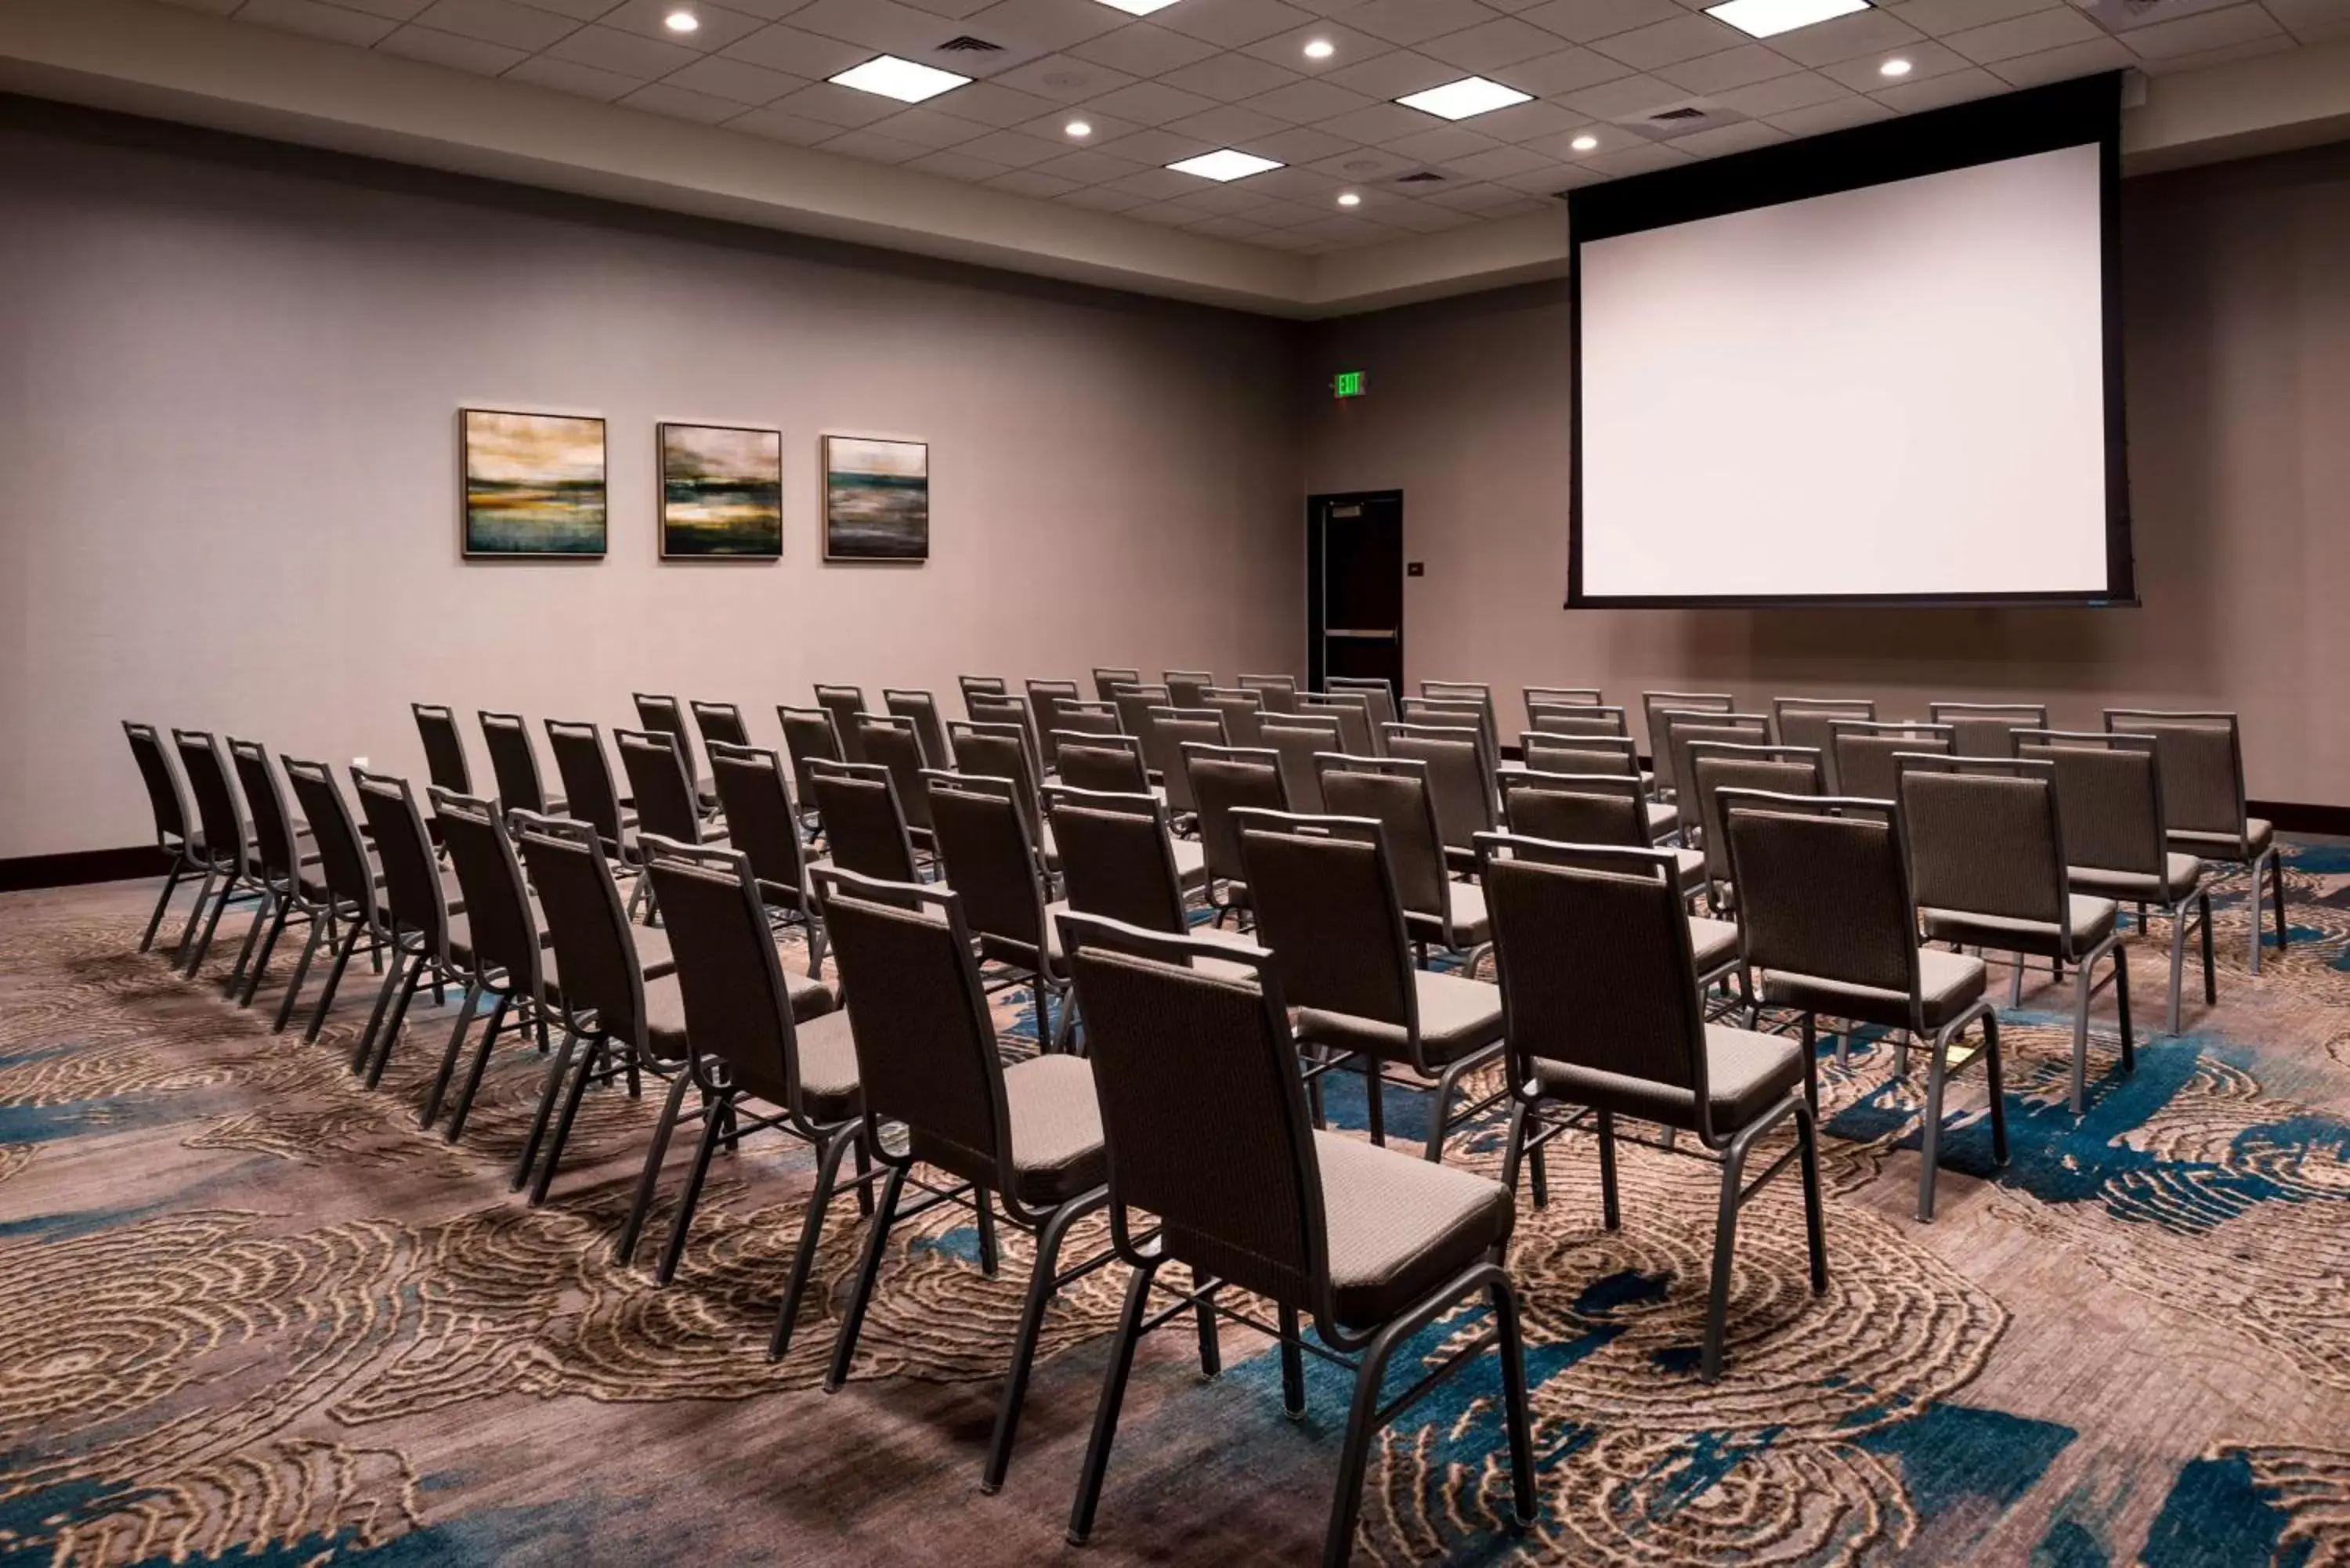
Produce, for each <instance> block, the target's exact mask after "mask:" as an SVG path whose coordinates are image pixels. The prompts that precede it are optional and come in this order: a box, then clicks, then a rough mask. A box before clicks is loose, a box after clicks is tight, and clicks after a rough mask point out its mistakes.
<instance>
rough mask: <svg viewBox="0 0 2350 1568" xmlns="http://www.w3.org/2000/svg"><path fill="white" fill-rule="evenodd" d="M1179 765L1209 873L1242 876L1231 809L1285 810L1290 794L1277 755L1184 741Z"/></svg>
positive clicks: (1238, 878) (1232, 877) (1227, 877)
mask: <svg viewBox="0 0 2350 1568" xmlns="http://www.w3.org/2000/svg"><path fill="white" fill-rule="evenodd" d="M1182 767H1183V772H1184V774H1185V777H1186V779H1187V780H1188V781H1189V783H1190V784H1191V800H1192V803H1193V805H1195V806H1196V807H1197V808H1198V811H1199V814H1200V842H1201V846H1202V847H1203V848H1204V849H1205V851H1206V858H1207V866H1208V875H1209V876H1211V877H1217V878H1220V879H1222V880H1225V881H1242V880H1244V879H1245V878H1244V876H1243V869H1242V867H1241V844H1240V838H1239V836H1237V835H1236V834H1235V833H1234V831H1233V829H1232V813H1233V812H1234V811H1236V810H1239V809H1242V808H1243V807H1248V806H1255V807H1257V808H1258V809H1260V810H1263V811H1278V812H1286V811H1288V809H1289V794H1288V792H1287V791H1286V790H1284V789H1283V788H1282V786H1281V755H1280V753H1277V752H1267V751H1261V750H1255V749H1252V748H1247V747H1240V746H1212V745H1206V744H1202V743H1201V742H1197V741H1191V742H1185V744H1184V746H1183V752H1182Z"/></svg>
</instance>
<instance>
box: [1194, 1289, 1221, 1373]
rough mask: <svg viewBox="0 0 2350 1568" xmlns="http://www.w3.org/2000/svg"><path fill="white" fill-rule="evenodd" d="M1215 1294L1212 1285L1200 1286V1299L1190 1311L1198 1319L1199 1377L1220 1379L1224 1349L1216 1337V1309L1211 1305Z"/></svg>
mask: <svg viewBox="0 0 2350 1568" xmlns="http://www.w3.org/2000/svg"><path fill="white" fill-rule="evenodd" d="M1215 1294H1216V1287H1215V1286H1214V1285H1212V1284H1210V1285H1202V1286H1201V1287H1200V1299H1199V1301H1198V1302H1197V1303H1195V1304H1194V1305H1193V1307H1192V1309H1191V1310H1192V1313H1193V1314H1194V1315H1195V1316H1196V1317H1197V1318H1198V1319H1199V1330H1200V1376H1201V1377H1220V1376H1222V1375H1223V1370H1224V1347H1223V1344H1222V1341H1220V1340H1219V1339H1217V1337H1216V1309H1215V1308H1214V1306H1213V1305H1211V1303H1212V1302H1213V1300H1214V1298H1215Z"/></svg>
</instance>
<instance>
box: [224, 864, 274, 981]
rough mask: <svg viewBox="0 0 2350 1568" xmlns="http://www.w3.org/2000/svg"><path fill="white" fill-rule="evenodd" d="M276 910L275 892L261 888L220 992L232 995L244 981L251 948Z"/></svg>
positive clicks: (250, 957)
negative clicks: (250, 921)
mask: <svg viewBox="0 0 2350 1568" xmlns="http://www.w3.org/2000/svg"><path fill="white" fill-rule="evenodd" d="M276 912H277V894H276V891H275V890H273V889H271V888H266V887H265V888H262V890H261V897H260V898H259V900H258V901H257V902H255V905H254V906H253V923H252V924H251V925H249V926H247V927H245V928H244V941H242V942H240V943H238V944H237V950H236V962H234V964H231V965H230V966H229V971H228V978H227V979H226V980H224V981H222V982H221V994H222V995H223V996H227V997H234V996H235V995H236V993H237V989H238V987H239V986H241V985H242V984H243V983H244V969H245V965H247V964H249V963H251V962H252V961H253V950H254V948H255V944H257V943H258V942H259V941H260V940H261V933H262V932H263V931H264V930H265V929H268V926H269V922H270V919H271V918H272V917H273V916H274V915H276Z"/></svg>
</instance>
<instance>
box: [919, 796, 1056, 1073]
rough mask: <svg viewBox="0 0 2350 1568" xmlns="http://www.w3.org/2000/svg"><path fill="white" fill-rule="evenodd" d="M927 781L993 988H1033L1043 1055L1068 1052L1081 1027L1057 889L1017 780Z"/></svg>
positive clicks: (950, 874) (953, 883)
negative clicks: (1056, 907)
mask: <svg viewBox="0 0 2350 1568" xmlns="http://www.w3.org/2000/svg"><path fill="white" fill-rule="evenodd" d="M922 783H923V793H924V794H925V795H926V796H927V797H928V806H929V813H930V817H931V822H932V824H933V825H934V826H935V830H936V833H937V835H938V846H939V868H940V870H941V873H942V874H943V880H944V881H945V883H946V885H947V886H949V887H951V888H953V889H954V890H955V893H956V895H957V896H958V898H960V899H961V901H962V914H963V922H964V924H965V925H966V926H967V927H968V928H969V929H970V931H971V935H972V940H973V941H975V942H977V943H978V944H979V956H980V960H981V961H982V962H983V964H992V965H993V966H994V967H995V970H996V978H995V982H994V983H993V985H990V986H988V987H987V989H989V990H992V991H995V990H1002V989H1003V988H1004V987H1006V986H1010V985H1019V986H1024V987H1025V988H1026V989H1027V991H1028V993H1029V996H1030V998H1031V999H1032V1000H1033V1002H1034V1004H1035V1009H1036V1044H1037V1049H1039V1050H1045V1051H1061V1050H1066V1049H1067V1047H1068V1040H1069V1029H1070V1025H1071V1023H1073V1022H1074V1020H1073V1018H1072V1015H1071V1013H1070V1011H1069V1008H1068V1004H1067V1000H1068V987H1069V971H1068V965H1067V964H1066V962H1065V961H1064V960H1063V958H1062V954H1061V950H1060V942H1059V939H1058V937H1057V935H1056V934H1055V930H1054V927H1053V924H1052V915H1051V913H1050V908H1051V905H1052V901H1053V900H1052V891H1051V889H1050V888H1049V887H1048V886H1047V885H1046V883H1045V879H1044V877H1043V874H1042V872H1041V871H1040V869H1039V866H1038V859H1039V857H1038V856H1037V853H1036V844H1035V837H1034V836H1032V835H1031V834H1030V832H1029V830H1028V821H1027V818H1026V816H1025V815H1024V814H1023V813H1022V811H1021V809H1020V804H1019V802H1018V801H1017V800H1016V799H1015V798H1014V793H1013V790H1014V786H1013V784H1012V781H1011V780H1009V779H1000V778H987V777H983V776H978V775H964V774H935V773H934V774H925V775H924V777H923V780H922ZM982 978H983V980H984V979H985V978H986V971H984V970H983V971H982Z"/></svg>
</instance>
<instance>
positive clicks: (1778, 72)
mask: <svg viewBox="0 0 2350 1568" xmlns="http://www.w3.org/2000/svg"><path fill="white" fill-rule="evenodd" d="M1943 52H1944V53H1945V54H1947V53H1949V51H1948V50H1944V51H1943ZM1801 69H1803V67H1801V66H1798V65H1797V64H1795V62H1794V61H1793V60H1791V59H1789V58H1787V57H1786V56H1784V55H1783V54H1780V53H1779V52H1778V51H1776V50H1775V49H1767V48H1764V47H1763V46H1762V45H1760V44H1741V45H1739V46H1738V47H1736V48H1734V49H1723V50H1721V52H1720V53H1718V54H1711V55H1700V56H1699V57H1697V58H1695V59H1693V60H1683V61H1681V62H1680V63H1679V64H1678V65H1670V66H1659V67H1656V74H1657V75H1658V76H1659V77H1661V78H1664V79H1665V80H1666V81H1669V82H1670V83H1672V84H1673V85H1674V86H1675V87H1679V88H1688V89H1689V90H1690V91H1691V92H1696V93H1705V94H1709V95H1711V94H1714V93H1722V92H1728V91H1729V90H1730V89H1731V88H1742V87H1751V86H1752V85H1753V84H1754V83H1756V82H1766V81H1769V80H1771V79H1772V78H1773V77H1783V76H1787V75H1789V74H1791V73H1793V72H1795V71H1799V70H1801Z"/></svg>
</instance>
